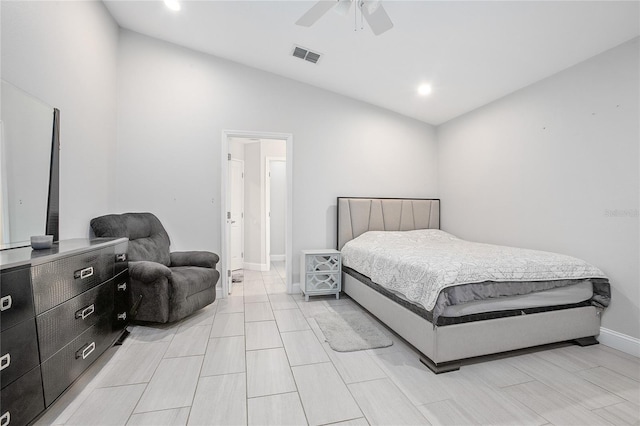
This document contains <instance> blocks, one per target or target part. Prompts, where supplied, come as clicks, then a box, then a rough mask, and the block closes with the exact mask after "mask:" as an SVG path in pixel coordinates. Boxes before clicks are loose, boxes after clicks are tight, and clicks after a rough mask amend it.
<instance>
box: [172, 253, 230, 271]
mask: <svg viewBox="0 0 640 426" xmlns="http://www.w3.org/2000/svg"><path fill="white" fill-rule="evenodd" d="M169 256H170V259H171V267H174V266H199V267H201V268H212V269H215V268H216V264H217V263H218V261H219V260H220V257H219V256H218V255H217V254H215V253H212V252H210V251H174V252H173V253H170V255H169Z"/></svg>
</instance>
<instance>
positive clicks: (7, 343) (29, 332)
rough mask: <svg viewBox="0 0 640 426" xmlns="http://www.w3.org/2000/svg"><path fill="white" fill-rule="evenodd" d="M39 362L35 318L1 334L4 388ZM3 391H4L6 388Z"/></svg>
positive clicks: (0, 380) (1, 364) (0, 356)
mask: <svg viewBox="0 0 640 426" xmlns="http://www.w3.org/2000/svg"><path fill="white" fill-rule="evenodd" d="M38 363H39V359H38V337H37V336H36V321H35V319H34V318H31V319H28V320H26V321H23V322H21V323H20V324H18V325H16V326H13V327H11V328H10V329H8V330H5V331H3V332H2V334H1V335H0V369H1V370H0V382H1V383H2V388H4V387H5V386H7V385H8V384H9V383H11V382H13V381H14V380H16V379H18V378H19V377H20V376H22V375H23V374H24V373H26V372H27V371H29V370H31V369H32V368H33V367H35V366H37V365H38ZM2 392H3V393H4V390H3V391H2Z"/></svg>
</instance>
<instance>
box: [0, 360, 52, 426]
mask: <svg viewBox="0 0 640 426" xmlns="http://www.w3.org/2000/svg"><path fill="white" fill-rule="evenodd" d="M42 410H44V398H43V397H42V378H41V377H40V367H36V368H34V369H33V370H31V371H29V372H28V373H27V374H25V375H24V376H22V377H20V378H19V379H18V380H16V381H15V382H13V383H12V384H10V385H9V386H7V387H6V388H4V389H2V395H1V397H0V424H2V425H10V426H24V425H26V424H28V423H29V422H30V421H31V420H33V419H34V418H35V417H36V416H37V415H38V414H39V413H40V412H41V411H42Z"/></svg>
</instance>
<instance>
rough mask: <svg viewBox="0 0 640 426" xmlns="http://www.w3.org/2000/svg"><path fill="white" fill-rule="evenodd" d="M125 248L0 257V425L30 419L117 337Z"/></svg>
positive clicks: (122, 317)
mask: <svg viewBox="0 0 640 426" xmlns="http://www.w3.org/2000/svg"><path fill="white" fill-rule="evenodd" d="M127 243H128V240H127V239H125V238H119V239H113V238H96V239H91V240H89V239H76V240H66V241H60V242H59V243H56V244H54V246H53V247H52V248H51V249H47V250H37V251H36V250H32V249H31V248H30V247H26V248H18V249H12V250H5V251H2V252H0V267H1V270H0V273H1V275H0V328H1V339H0V382H1V385H2V390H1V395H0V426H9V425H10V426H18V425H25V424H28V423H29V422H31V421H33V420H34V419H35V418H36V417H37V416H38V415H39V414H40V413H41V412H42V411H44V410H45V408H46V407H48V406H50V405H51V404H52V403H53V402H54V401H55V400H56V399H57V398H58V397H59V396H60V395H61V394H62V393H63V392H64V391H65V390H66V389H67V388H68V387H69V386H70V385H71V383H73V381H74V380H75V379H76V378H78V376H80V374H82V372H83V371H84V370H85V369H86V368H87V367H88V366H89V365H90V364H91V363H92V362H93V361H95V360H96V359H97V358H98V357H99V356H100V355H101V354H102V353H103V352H104V351H105V350H106V349H107V348H109V347H110V346H111V345H112V344H113V343H114V342H115V341H116V340H117V339H118V337H119V336H120V335H121V334H122V332H123V331H124V328H125V326H126V323H127V320H128V318H127V309H126V306H127V303H126V300H127V291H128V289H127V287H128V269H127V255H126V253H127Z"/></svg>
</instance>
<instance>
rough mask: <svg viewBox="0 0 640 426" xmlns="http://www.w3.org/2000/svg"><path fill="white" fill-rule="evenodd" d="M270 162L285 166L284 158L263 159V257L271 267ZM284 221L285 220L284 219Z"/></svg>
mask: <svg viewBox="0 0 640 426" xmlns="http://www.w3.org/2000/svg"><path fill="white" fill-rule="evenodd" d="M272 161H282V162H284V163H285V168H286V165H287V158H286V157H272V156H267V157H265V167H264V181H265V190H264V206H265V209H264V213H265V224H266V227H265V255H266V258H267V259H266V260H267V264H268V265H271V216H270V213H271V162H272ZM288 205H289V201H287V206H288ZM285 220H286V218H285Z"/></svg>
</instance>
